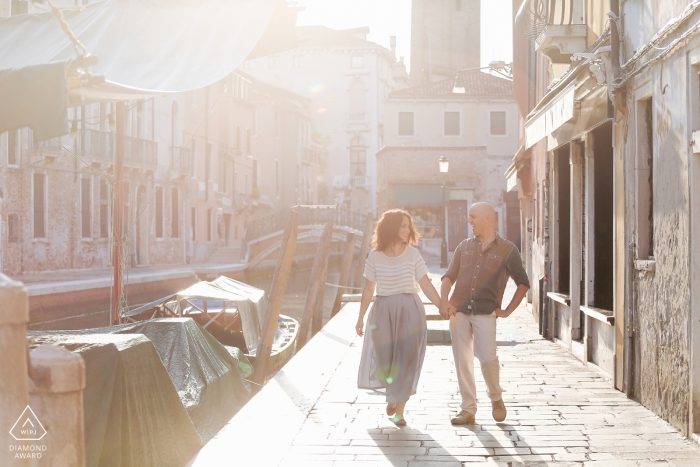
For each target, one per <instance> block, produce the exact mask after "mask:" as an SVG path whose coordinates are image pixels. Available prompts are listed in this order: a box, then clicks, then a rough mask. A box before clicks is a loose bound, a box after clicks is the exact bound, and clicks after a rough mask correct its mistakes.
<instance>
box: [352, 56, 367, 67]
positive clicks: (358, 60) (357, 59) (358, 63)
mask: <svg viewBox="0 0 700 467" xmlns="http://www.w3.org/2000/svg"><path fill="white" fill-rule="evenodd" d="M363 66H364V65H363V63H362V55H355V56H353V57H352V58H351V59H350V67H351V68H362V67H363Z"/></svg>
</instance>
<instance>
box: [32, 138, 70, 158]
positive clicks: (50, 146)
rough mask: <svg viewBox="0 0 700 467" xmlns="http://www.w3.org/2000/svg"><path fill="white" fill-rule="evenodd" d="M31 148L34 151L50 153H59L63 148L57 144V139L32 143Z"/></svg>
mask: <svg viewBox="0 0 700 467" xmlns="http://www.w3.org/2000/svg"><path fill="white" fill-rule="evenodd" d="M32 148H33V149H34V150H35V151H40V152H45V153H46V152H50V153H57V154H58V153H60V152H61V151H62V150H63V148H62V147H61V145H60V144H59V142H58V140H57V138H50V139H47V140H45V141H33V142H32Z"/></svg>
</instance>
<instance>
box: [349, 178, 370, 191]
mask: <svg viewBox="0 0 700 467" xmlns="http://www.w3.org/2000/svg"><path fill="white" fill-rule="evenodd" d="M351 183H352V186H353V187H355V188H368V187H369V177H367V176H365V175H354V176H353V177H352V179H351Z"/></svg>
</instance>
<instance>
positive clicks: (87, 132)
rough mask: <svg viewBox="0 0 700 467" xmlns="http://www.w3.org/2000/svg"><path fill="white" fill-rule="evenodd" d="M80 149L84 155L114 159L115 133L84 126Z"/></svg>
mask: <svg viewBox="0 0 700 467" xmlns="http://www.w3.org/2000/svg"><path fill="white" fill-rule="evenodd" d="M79 134H80V150H81V155H82V156H83V157H88V158H91V159H102V160H112V159H113V158H114V156H113V155H114V135H113V134H112V133H108V132H106V131H99V130H92V129H89V128H84V129H82V130H80V133H79Z"/></svg>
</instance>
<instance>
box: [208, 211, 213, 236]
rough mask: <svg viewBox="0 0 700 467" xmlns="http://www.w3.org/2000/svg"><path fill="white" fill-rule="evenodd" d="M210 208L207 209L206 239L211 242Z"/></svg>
mask: <svg viewBox="0 0 700 467" xmlns="http://www.w3.org/2000/svg"><path fill="white" fill-rule="evenodd" d="M211 222H212V219H211V208H209V209H207V241H208V242H211Z"/></svg>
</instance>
